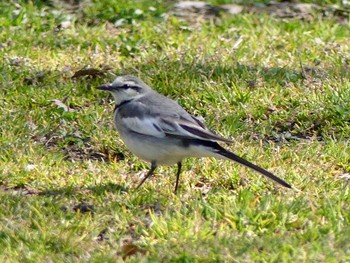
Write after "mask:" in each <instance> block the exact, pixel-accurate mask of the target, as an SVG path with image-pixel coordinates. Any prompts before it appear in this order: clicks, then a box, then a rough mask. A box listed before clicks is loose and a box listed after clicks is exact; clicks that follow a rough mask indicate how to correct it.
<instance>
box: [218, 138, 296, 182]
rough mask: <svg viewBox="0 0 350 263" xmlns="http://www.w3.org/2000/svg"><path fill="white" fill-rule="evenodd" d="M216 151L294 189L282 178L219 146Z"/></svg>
mask: <svg viewBox="0 0 350 263" xmlns="http://www.w3.org/2000/svg"><path fill="white" fill-rule="evenodd" d="M215 149H216V152H217V153H218V154H220V155H222V156H224V157H226V158H228V159H230V160H232V161H234V162H237V163H239V164H242V165H244V166H246V167H249V168H251V169H253V170H254V171H257V172H258V173H261V174H262V175H265V176H267V177H268V178H270V179H272V180H274V181H275V182H277V183H279V184H281V185H283V186H284V187H287V188H292V186H291V185H290V184H288V183H287V182H286V181H284V180H282V179H281V178H279V177H277V176H276V175H274V174H272V173H270V172H268V171H266V170H265V169H263V168H261V167H259V166H257V165H255V164H252V163H251V162H248V161H247V160H245V159H243V158H241V157H239V156H237V155H235V154H234V153H232V152H229V151H227V150H225V149H224V148H222V147H221V146H220V145H219V144H217V146H216V147H215Z"/></svg>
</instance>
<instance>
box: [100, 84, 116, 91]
mask: <svg viewBox="0 0 350 263" xmlns="http://www.w3.org/2000/svg"><path fill="white" fill-rule="evenodd" d="M96 89H99V90H107V91H111V90H112V89H113V87H112V86H111V85H102V86H98V87H96Z"/></svg>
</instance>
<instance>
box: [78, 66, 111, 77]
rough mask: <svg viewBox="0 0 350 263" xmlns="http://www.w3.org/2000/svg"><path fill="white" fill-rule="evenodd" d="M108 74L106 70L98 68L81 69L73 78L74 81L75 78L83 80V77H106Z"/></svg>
mask: <svg viewBox="0 0 350 263" xmlns="http://www.w3.org/2000/svg"><path fill="white" fill-rule="evenodd" d="M105 74H106V71H105V70H101V69H97V68H87V69H81V70H78V71H77V72H75V73H74V75H73V76H72V79H74V78H81V77H85V76H87V77H91V78H96V77H99V76H104V75H105Z"/></svg>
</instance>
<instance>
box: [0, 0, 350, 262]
mask: <svg viewBox="0 0 350 263" xmlns="http://www.w3.org/2000/svg"><path fill="white" fill-rule="evenodd" d="M260 2H261V1H260ZM262 2H264V1H262ZM265 2H266V1H265ZM314 2H317V1H314ZM213 3H214V4H221V3H224V1H221V2H220V1H216V2H215V1H213ZM329 3H330V2H329ZM332 3H338V2H337V1H333V2H332ZM131 6H132V8H131ZM69 7H71V6H69V5H63V4H62V5H61V6H60V5H59V4H58V6H57V3H56V6H50V5H47V4H45V1H42V2H41V1H35V4H33V3H32V2H26V1H23V2H21V1H12V2H10V3H1V4H0V10H1V11H0V12H1V13H0V14H1V15H0V28H1V30H0V43H1V45H0V54H1V60H2V61H1V63H0V69H1V74H0V83H1V93H0V94H1V95H0V96H1V97H0V106H1V115H0V131H1V132H0V171H1V173H0V198H1V202H0V222H1V223H0V247H1V248H2V249H1V252H0V261H1V262H44V261H45V262H61V261H64V262H115V261H122V260H126V261H129V262H140V261H141V262H149V261H150V262H168V261H173V262H213V261H219V262H221V261H223V262H315V261H318V262H347V261H349V260H350V257H349V251H350V246H349V243H350V242H349V241H350V240H349V239H350V238H349V237H350V228H349V224H350V217H349V212H348V211H349V201H350V200H349V187H348V185H347V183H346V181H344V180H343V179H339V175H342V174H346V173H349V171H350V166H349V160H350V151H349V149H350V148H349V134H350V117H349V116H350V115H349V109H350V84H349V83H350V82H349V79H350V75H349V51H350V45H349V43H348V36H349V20H348V19H347V20H345V21H346V22H345V23H339V22H338V20H337V19H336V17H331V16H329V17H322V16H321V14H317V13H315V14H313V18H312V19H310V20H308V21H303V20H300V19H293V18H290V19H280V18H278V17H273V16H268V15H264V14H254V13H242V14H240V15H238V16H229V15H225V14H223V15H222V16H221V17H220V18H217V19H213V20H210V19H208V20H207V21H201V20H199V21H186V20H181V19H179V18H177V17H175V16H173V15H165V14H167V13H168V11H169V10H171V6H169V5H167V4H165V3H163V1H146V0H145V1H131V0H130V1H126V2H125V3H124V4H120V3H119V4H118V3H117V2H115V3H114V4H113V3H110V1H99V2H97V1H96V2H94V1H92V2H91V3H85V2H83V3H82V6H81V7H80V8H76V9H69ZM115 25H116V26H115ZM239 42H241V43H240V44H239ZM84 68H95V69H99V70H100V73H103V74H100V75H98V76H97V77H95V78H89V77H88V76H85V77H84V76H83V77H78V78H72V76H73V75H74V74H75V73H76V72H77V71H78V70H81V69H84ZM120 74H134V75H137V76H139V77H140V78H142V79H143V80H144V81H145V82H146V83H148V84H150V85H151V86H153V87H155V88H156V89H157V91H159V92H161V93H163V94H165V95H167V96H169V97H171V98H173V99H176V100H177V101H178V102H179V103H180V104H181V105H183V106H184V107H185V108H186V109H187V110H188V111H190V112H191V113H193V114H196V115H201V116H203V117H204V118H205V120H206V123H207V125H208V126H209V127H211V128H212V129H213V130H216V131H220V134H222V135H223V136H226V137H229V138H232V139H234V140H235V143H234V145H232V146H230V149H231V150H232V151H234V152H236V153H237V154H239V155H241V156H243V157H245V158H247V159H249V160H251V161H253V162H254V163H256V164H258V165H260V166H262V167H265V168H267V169H268V170H270V171H272V172H274V173H275V174H277V175H279V176H280V177H282V178H284V179H285V180H287V181H288V182H290V183H292V184H293V186H294V187H295V189H297V190H285V189H282V188H281V187H279V186H277V185H275V184H274V183H273V182H271V181H268V180H266V179H265V178H262V177H261V176H260V175H258V174H256V173H254V172H252V171H249V170H247V169H246V168H244V167H241V166H238V165H234V164H232V163H230V162H224V161H218V160H213V159H188V160H186V161H185V163H184V172H183V175H182V178H181V187H180V191H179V194H178V195H177V196H175V195H174V194H173V193H172V191H173V187H174V182H175V167H160V168H159V170H157V171H158V172H157V175H156V176H154V177H153V178H152V179H151V180H148V181H147V182H146V183H145V185H144V186H143V188H142V189H141V190H139V191H136V192H134V191H133V189H134V188H135V186H136V185H137V183H138V182H139V181H140V176H141V175H142V174H144V173H145V172H146V171H147V169H148V167H149V166H148V164H146V163H144V162H142V161H141V160H139V159H138V158H137V157H135V156H134V155H133V154H131V153H130V152H128V150H127V149H126V148H125V146H124V145H123V143H122V141H121V140H120V138H119V137H118V134H117V132H116V131H114V130H113V124H112V109H113V102H112V99H111V98H110V97H107V95H106V94H105V93H102V92H99V91H97V90H95V89H94V88H93V87H95V86H97V85H100V84H103V83H106V82H109V81H110V80H111V79H113V76H115V75H120ZM55 99H56V100H59V101H61V102H63V103H64V104H65V105H66V106H68V107H69V111H65V110H64V109H63V108H61V107H59V105H57V103H56V104H55V103H54V102H52V100H55Z"/></svg>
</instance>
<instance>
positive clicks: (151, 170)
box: [136, 162, 157, 190]
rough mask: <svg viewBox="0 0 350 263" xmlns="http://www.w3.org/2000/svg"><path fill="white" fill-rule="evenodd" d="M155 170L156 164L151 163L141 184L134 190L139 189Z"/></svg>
mask: <svg viewBox="0 0 350 263" xmlns="http://www.w3.org/2000/svg"><path fill="white" fill-rule="evenodd" d="M156 168H157V165H156V162H152V163H151V169H150V170H149V171H148V173H147V174H146V176H145V178H143V179H142V181H141V183H139V185H138V186H137V187H136V190H137V189H139V188H140V186H141V185H142V184H143V183H144V182H145V181H146V180H147V178H148V177H150V176H151V175H152V174H153V172H154V170H155V169H156Z"/></svg>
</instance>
